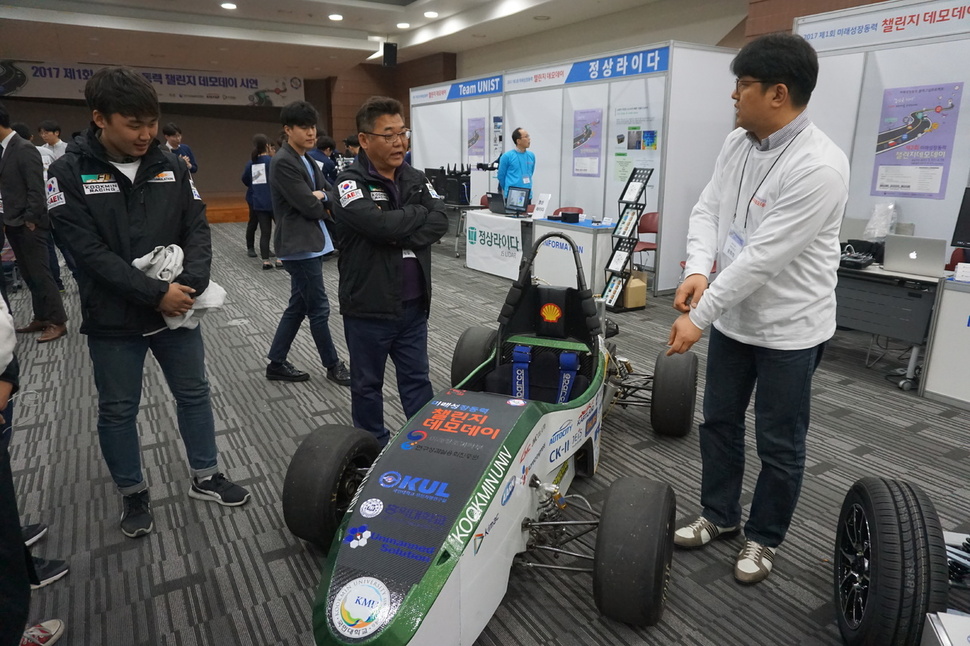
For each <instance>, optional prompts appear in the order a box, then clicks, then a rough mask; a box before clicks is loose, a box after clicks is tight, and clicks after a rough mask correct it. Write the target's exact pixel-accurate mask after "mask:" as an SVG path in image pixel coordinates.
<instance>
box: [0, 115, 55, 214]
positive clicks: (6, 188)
mask: <svg viewBox="0 0 970 646" xmlns="http://www.w3.org/2000/svg"><path fill="white" fill-rule="evenodd" d="M7 147H8V148H9V150H5V151H4V153H3V158H2V159H0V195H2V196H3V223H4V224H6V225H7V226H23V225H24V223H26V222H30V223H32V224H35V225H37V226H39V227H41V228H44V229H46V228H48V227H49V226H50V220H49V219H48V218H47V204H46V202H45V199H46V198H45V197H44V164H43V162H42V161H41V159H40V153H39V152H37V146H35V145H34V144H32V143H30V142H29V141H27V140H26V139H24V138H22V137H21V136H20V135H18V134H16V133H14V136H13V137H11V138H10V141H9V142H8V143H7Z"/></svg>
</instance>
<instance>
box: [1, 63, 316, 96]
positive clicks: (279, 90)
mask: <svg viewBox="0 0 970 646" xmlns="http://www.w3.org/2000/svg"><path fill="white" fill-rule="evenodd" d="M99 69H101V66H99V65H86V64H71V63H32V62H26V61H0V78H2V79H3V84H2V85H0V96H22V97H37V98H44V99H83V98H84V86H85V84H86V83H87V81H88V79H90V78H91V77H92V76H94V74H95V72H97V71H98V70H99ZM136 71H137V72H138V73H139V74H141V75H142V76H144V77H145V78H146V79H147V80H148V81H150V82H151V84H152V86H153V87H154V88H155V91H156V92H157V93H158V100H159V101H160V102H162V103H204V104H211V105H252V106H283V105H286V104H287V103H290V102H292V101H301V100H303V98H304V94H303V79H302V78H300V77H297V76H293V77H282V76H279V77H270V76H261V75H236V74H227V73H222V72H214V71H211V72H210V71H203V72H199V71H194V70H193V71H186V70H173V69H161V68H144V67H140V68H136Z"/></svg>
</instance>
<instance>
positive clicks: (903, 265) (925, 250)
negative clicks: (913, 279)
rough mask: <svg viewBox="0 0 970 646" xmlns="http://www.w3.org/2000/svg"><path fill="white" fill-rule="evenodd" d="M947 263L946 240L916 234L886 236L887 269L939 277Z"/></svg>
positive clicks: (883, 264) (884, 263)
mask: <svg viewBox="0 0 970 646" xmlns="http://www.w3.org/2000/svg"><path fill="white" fill-rule="evenodd" d="M945 264H946V240H937V239H935V238H917V237H916V236H894V235H888V236H886V255H885V257H884V258H883V263H882V267H883V269H885V270H887V271H898V272H902V273H904V274H916V275H917V276H928V277H932V278H939V277H940V276H942V275H943V265H945Z"/></svg>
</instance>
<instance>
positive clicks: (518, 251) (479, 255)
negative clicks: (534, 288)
mask: <svg viewBox="0 0 970 646" xmlns="http://www.w3.org/2000/svg"><path fill="white" fill-rule="evenodd" d="M465 217H466V223H467V226H466V231H465V236H466V246H465V265H466V266H467V267H468V268H469V269H476V270H478V271H483V272H485V273H488V274H492V275H494V276H503V277H505V278H509V279H512V280H514V279H516V278H518V276H519V262H520V260H521V259H522V253H523V242H522V220H521V219H518V218H509V217H506V216H504V215H493V214H491V213H488V212H487V211H479V210H475V211H468V213H466V214H465Z"/></svg>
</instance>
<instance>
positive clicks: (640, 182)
mask: <svg viewBox="0 0 970 646" xmlns="http://www.w3.org/2000/svg"><path fill="white" fill-rule="evenodd" d="M651 175H653V169H652V168H635V169H634V170H633V172H632V173H631V174H630V179H628V180H627V182H626V186H624V187H623V191H622V192H621V193H620V199H619V200H618V201H617V204H618V206H619V213H620V217H619V220H618V221H617V223H616V228H615V229H613V255H612V256H610V261H609V263H607V265H606V272H607V278H606V287H605V288H604V290H603V300H604V301H605V302H606V309H607V310H609V311H611V312H630V311H633V310H642V309H644V308H645V307H646V305H645V304H644V305H637V306H635V307H627V306H626V305H625V299H624V298H623V295H624V292H625V291H626V288H627V285H628V284H629V282H630V278H631V277H632V276H633V248H634V247H635V246H636V244H637V241H638V240H639V239H640V234H639V231H638V228H639V227H638V226H637V225H638V224H639V223H640V214H641V213H643V211H644V209H646V208H647V204H646V202H645V201H644V200H643V194H644V190H645V189H646V187H647V182H649V181H650V176H651Z"/></svg>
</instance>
